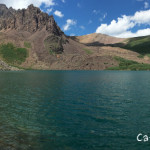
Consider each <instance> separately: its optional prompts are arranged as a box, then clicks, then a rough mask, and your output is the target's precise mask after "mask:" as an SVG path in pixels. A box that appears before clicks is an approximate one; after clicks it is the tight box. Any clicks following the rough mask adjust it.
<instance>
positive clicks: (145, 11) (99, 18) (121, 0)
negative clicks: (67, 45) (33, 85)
mask: <svg viewBox="0 0 150 150" xmlns="http://www.w3.org/2000/svg"><path fill="white" fill-rule="evenodd" d="M15 2H16V4H15ZM0 3H5V4H6V5H7V6H8V7H10V6H12V7H15V8H16V9H18V8H24V7H27V5H29V4H30V3H33V4H34V5H35V6H37V7H40V8H41V10H43V11H44V12H48V13H49V15H54V18H55V20H56V22H57V24H58V25H59V26H60V28H61V29H62V30H63V31H64V32H65V33H66V34H67V35H85V34H90V33H94V32H97V33H103V34H108V35H111V36H116V37H134V36H144V35H150V7H149V0H20V1H19V4H18V0H12V1H10V0H0Z"/></svg>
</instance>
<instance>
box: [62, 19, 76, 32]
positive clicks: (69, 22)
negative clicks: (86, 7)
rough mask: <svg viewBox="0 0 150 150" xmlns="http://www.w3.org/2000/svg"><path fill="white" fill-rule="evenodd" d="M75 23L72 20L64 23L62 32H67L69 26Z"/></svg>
mask: <svg viewBox="0 0 150 150" xmlns="http://www.w3.org/2000/svg"><path fill="white" fill-rule="evenodd" d="M76 23H77V22H76V21H75V20H72V19H68V20H67V21H66V24H65V25H64V26H63V30H64V31H67V30H70V26H73V25H76Z"/></svg>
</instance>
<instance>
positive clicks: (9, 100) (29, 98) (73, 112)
mask: <svg viewBox="0 0 150 150" xmlns="http://www.w3.org/2000/svg"><path fill="white" fill-rule="evenodd" d="M139 133H142V134H143V135H145V134H147V135H148V136H150V72H128V71H126V72H119V71H118V72H113V71H26V72H0V150H121V149H123V150H126V149H129V150H138V149H139V150H141V149H144V150H146V149H150V141H148V142H145V143H144V142H137V140H136V137H137V135H138V134H139Z"/></svg>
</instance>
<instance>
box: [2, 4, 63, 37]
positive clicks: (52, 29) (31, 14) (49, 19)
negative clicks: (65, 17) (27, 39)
mask: <svg viewBox="0 0 150 150" xmlns="http://www.w3.org/2000/svg"><path fill="white" fill-rule="evenodd" d="M43 28H45V29H46V30H47V32H49V33H51V34H56V35H62V34H63V32H62V31H61V30H60V28H59V27H58V26H57V23H56V22H55V20H54V17H53V16H52V15H51V16H49V15H48V14H47V13H44V12H42V11H41V10H40V9H39V8H38V7H34V5H33V4H31V5H29V6H28V8H27V9H22V10H20V9H19V10H15V9H13V8H9V9H8V8H7V7H6V5H4V4H0V30H8V29H9V30H10V29H11V30H18V31H27V32H30V33H34V32H36V31H38V30H42V29H43Z"/></svg>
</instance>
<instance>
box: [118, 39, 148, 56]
mask: <svg viewBox="0 0 150 150" xmlns="http://www.w3.org/2000/svg"><path fill="white" fill-rule="evenodd" d="M120 47H123V48H126V49H129V50H132V51H135V52H138V53H140V54H143V55H145V54H150V36H144V37H135V38H130V39H128V40H127V41H126V44H122V45H121V46H120Z"/></svg>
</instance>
